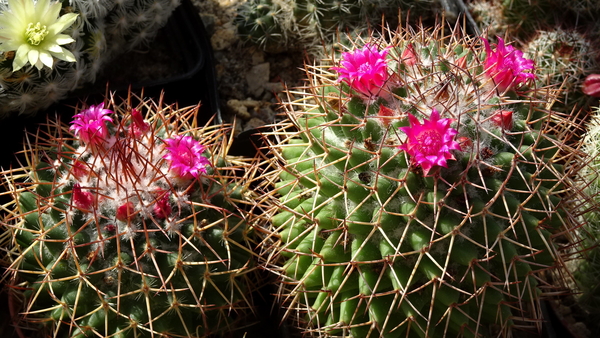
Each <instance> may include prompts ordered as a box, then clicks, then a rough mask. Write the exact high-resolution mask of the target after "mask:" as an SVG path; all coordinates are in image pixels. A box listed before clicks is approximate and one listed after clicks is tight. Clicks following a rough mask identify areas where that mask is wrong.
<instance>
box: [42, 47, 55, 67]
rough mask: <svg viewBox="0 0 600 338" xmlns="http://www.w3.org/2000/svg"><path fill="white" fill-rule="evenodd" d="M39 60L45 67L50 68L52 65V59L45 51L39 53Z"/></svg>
mask: <svg viewBox="0 0 600 338" xmlns="http://www.w3.org/2000/svg"><path fill="white" fill-rule="evenodd" d="M39 59H40V60H41V61H42V63H43V64H44V65H46V66H47V67H48V68H52V64H53V62H54V58H53V57H52V55H50V53H48V52H46V51H42V52H40V55H39Z"/></svg>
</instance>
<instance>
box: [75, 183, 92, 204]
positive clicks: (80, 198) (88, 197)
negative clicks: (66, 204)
mask: <svg viewBox="0 0 600 338" xmlns="http://www.w3.org/2000/svg"><path fill="white" fill-rule="evenodd" d="M72 201H73V205H75V206H76V207H77V208H81V209H86V210H90V209H91V208H92V205H93V204H94V195H93V194H92V193H91V192H89V191H83V190H81V186H80V185H79V183H75V184H74V185H73V197H72Z"/></svg>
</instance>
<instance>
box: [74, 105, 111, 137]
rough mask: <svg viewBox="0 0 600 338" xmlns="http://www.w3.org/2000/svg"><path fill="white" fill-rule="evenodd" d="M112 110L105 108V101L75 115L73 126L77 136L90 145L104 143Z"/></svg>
mask: <svg viewBox="0 0 600 338" xmlns="http://www.w3.org/2000/svg"><path fill="white" fill-rule="evenodd" d="M110 114H113V112H112V110H110V109H104V103H100V104H99V105H97V106H93V105H92V106H90V107H89V108H88V109H85V110H83V111H82V112H81V113H79V114H77V115H75V116H74V117H73V118H74V119H73V123H72V124H71V128H69V129H70V130H71V131H73V133H74V134H75V136H77V137H79V139H80V140H81V141H83V142H84V143H85V144H87V145H90V146H92V147H93V146H97V145H100V144H102V143H103V142H104V141H105V140H106V137H107V136H108V127H107V126H106V123H107V122H112V118H111V117H110V116H107V115H110Z"/></svg>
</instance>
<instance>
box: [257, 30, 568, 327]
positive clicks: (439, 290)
mask: <svg viewBox="0 0 600 338" xmlns="http://www.w3.org/2000/svg"><path fill="white" fill-rule="evenodd" d="M441 31H442V30H441V29H437V30H434V31H433V32H431V33H428V32H425V31H417V32H406V31H398V32H395V33H394V32H389V34H386V36H387V37H388V39H387V40H386V39H385V38H375V37H372V38H371V39H369V40H368V41H367V44H366V45H364V46H363V45H362V43H361V44H360V45H358V46H354V47H352V48H351V50H350V51H348V52H346V53H343V54H342V58H341V61H339V63H338V62H333V61H328V60H325V61H324V62H323V64H321V65H317V66H313V67H308V69H307V73H308V74H309V81H310V83H309V85H307V87H306V88H305V91H303V92H291V93H290V98H291V99H292V101H291V103H289V104H287V105H286V107H287V109H286V112H287V117H288V119H289V123H288V124H283V125H275V126H273V131H271V132H269V133H268V134H267V135H266V137H265V139H266V140H267V141H268V142H269V146H268V149H270V152H269V154H268V155H267V156H268V158H273V159H274V160H273V161H272V166H273V167H274V168H275V169H276V170H275V172H276V175H274V176H273V178H272V180H271V182H272V184H273V186H274V187H275V189H274V190H273V191H270V193H269V194H268V195H267V196H266V197H265V199H267V200H268V201H269V202H270V203H271V204H272V209H271V210H272V218H271V224H270V225H269V226H270V227H269V229H270V231H271V233H272V238H276V239H277V240H276V241H274V243H273V246H267V247H266V248H265V250H264V252H263V257H265V264H266V265H267V267H268V268H269V269H272V270H273V271H276V272H277V273H278V274H279V276H280V280H281V284H282V285H281V287H280V292H279V299H280V301H281V302H282V303H283V304H284V306H286V307H287V310H286V314H287V315H288V316H289V317H292V318H294V319H295V320H296V321H297V322H298V325H299V327H300V328H301V329H302V330H303V331H304V333H305V334H306V335H307V336H311V335H312V336H318V337H353V338H365V337H510V336H513V334H515V331H517V330H520V329H521V330H530V331H532V332H541V331H540V330H541V320H540V319H541V314H540V313H541V311H540V308H539V301H540V295H541V294H542V293H543V292H544V291H545V290H551V289H552V287H553V286H554V285H551V283H549V282H547V281H546V280H544V279H543V278H542V275H543V272H544V271H553V270H559V271H561V270H562V268H563V261H562V258H561V257H562V256H561V252H560V248H559V247H558V246H557V245H556V244H555V243H554V237H555V236H559V235H563V236H565V237H567V238H568V236H569V234H570V231H571V230H572V228H573V227H574V226H575V224H574V222H575V221H574V219H573V217H572V216H573V213H574V212H576V211H577V210H576V209H574V208H569V209H568V208H567V207H566V206H567V205H568V204H569V199H570V197H571V194H576V193H578V192H577V190H576V189H575V190H572V189H571V190H570V189H569V188H570V187H571V185H570V182H571V181H570V174H571V171H576V170H577V169H578V165H577V163H572V160H573V158H574V157H576V156H577V154H578V153H577V152H574V151H571V149H568V148H567V146H566V145H564V144H563V142H562V141H561V139H559V138H558V137H557V136H553V135H549V134H547V133H545V132H544V131H545V128H546V125H547V123H548V122H549V121H550V120H555V121H554V122H561V123H568V121H562V120H560V118H559V117H558V116H556V115H555V114H553V113H552V112H551V111H549V110H548V107H549V106H550V105H549V103H548V102H552V97H537V95H536V92H535V91H532V90H529V89H528V86H527V85H528V84H529V83H531V81H532V80H533V77H534V76H535V75H534V74H535V73H534V69H533V63H532V62H531V60H528V59H525V58H523V56H522V53H521V52H520V51H518V50H515V49H514V48H513V47H511V46H510V45H509V44H508V43H506V42H504V41H502V40H501V39H499V43H498V44H497V45H496V46H494V45H490V44H489V43H488V42H487V40H483V41H481V40H480V39H469V38H463V37H461V36H460V35H459V34H460V32H459V30H458V29H457V30H455V31H453V34H452V35H451V36H442V33H441ZM332 66H333V67H332ZM296 95H300V98H298V97H296ZM564 154H569V155H568V156H563V155H564ZM572 157H573V158H572ZM566 164H568V166H567V165H566ZM572 222H573V223H572ZM265 243H266V242H265Z"/></svg>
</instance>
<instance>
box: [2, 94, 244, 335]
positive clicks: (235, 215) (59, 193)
mask: <svg viewBox="0 0 600 338" xmlns="http://www.w3.org/2000/svg"><path fill="white" fill-rule="evenodd" d="M133 100H134V99H131V100H128V101H124V102H122V103H116V102H115V100H112V101H110V104H111V109H112V110H114V111H115V112H116V113H113V111H112V110H110V109H106V108H104V104H103V103H102V104H100V105H97V106H90V107H89V108H87V109H84V110H82V111H80V113H79V114H78V115H75V119H74V121H73V123H72V124H71V126H70V127H69V126H68V125H65V124H63V123H61V122H59V121H52V120H49V121H48V124H47V125H46V126H42V127H40V129H39V130H38V131H37V132H36V133H34V134H30V135H29V137H28V138H27V144H26V148H25V151H24V152H25V155H26V161H27V162H26V163H27V165H25V166H24V167H22V168H18V169H12V170H10V171H5V172H3V177H5V182H4V183H5V186H6V187H8V188H9V189H10V192H9V193H10V194H11V195H12V196H13V198H14V203H13V205H14V210H12V212H11V213H10V214H9V215H8V216H7V217H6V219H5V220H4V221H5V224H7V226H8V230H9V231H10V233H12V238H13V241H14V248H13V249H12V250H11V252H12V254H13V256H12V264H11V266H10V268H9V271H10V272H11V274H12V278H11V279H10V283H11V285H12V287H13V288H15V289H18V290H24V293H23V299H24V307H23V309H22V312H23V313H24V321H25V323H26V324H28V325H30V326H31V327H33V328H38V329H39V327H38V326H35V325H36V324H39V325H40V326H41V330H40V332H43V334H44V336H47V337H92V336H94V337H95V336H101V337H158V336H161V337H162V336H169V337H204V336H206V335H208V334H211V333H219V332H224V331H232V330H234V329H235V328H237V327H238V326H239V325H240V322H242V321H243V320H245V319H244V314H245V313H249V312H250V311H251V309H252V303H251V297H250V294H251V293H252V292H253V291H254V288H255V285H254V283H255V279H256V278H255V277H254V276H253V274H254V273H255V263H254V261H255V260H254V258H253V257H254V254H253V253H252V250H251V245H252V241H251V228H250V227H249V226H248V221H249V217H251V216H248V214H247V213H246V212H244V209H248V208H245V207H244V204H248V203H247V202H245V201H246V200H247V198H248V197H249V196H250V195H251V192H250V191H249V190H248V185H249V175H247V174H245V171H246V170H245V168H248V167H249V165H250V163H249V160H247V159H242V158H237V157H230V156H227V155H226V153H227V150H228V147H229V144H230V140H231V138H230V137H229V136H228V130H227V128H226V127H223V126H210V125H206V126H203V127H199V126H197V125H196V122H195V121H196V115H197V112H198V107H192V108H185V109H174V108H173V107H171V106H164V105H163V104H162V102H161V103H159V104H156V103H154V102H153V101H151V100H145V101H142V100H140V103H139V105H137V106H135V105H133V104H132V103H131V102H133ZM132 108H133V109H132ZM143 114H144V115H146V118H147V119H144V117H143ZM248 172H251V171H248ZM18 324H19V325H23V324H24V323H18Z"/></svg>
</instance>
